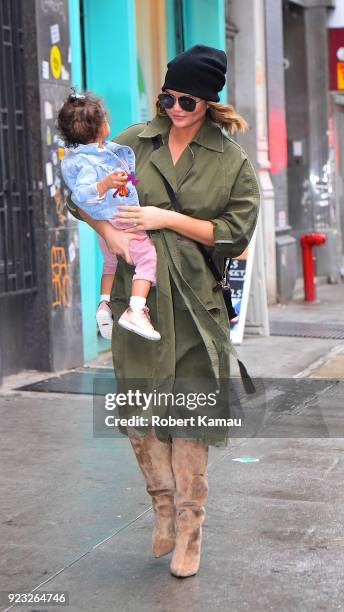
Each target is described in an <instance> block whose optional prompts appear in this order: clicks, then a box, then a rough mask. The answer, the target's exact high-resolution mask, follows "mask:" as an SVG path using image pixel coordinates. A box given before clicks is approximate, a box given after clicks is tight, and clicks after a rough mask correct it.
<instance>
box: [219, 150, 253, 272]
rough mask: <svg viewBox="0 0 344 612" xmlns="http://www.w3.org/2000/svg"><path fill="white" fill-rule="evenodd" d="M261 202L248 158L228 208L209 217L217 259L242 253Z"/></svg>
mask: <svg viewBox="0 0 344 612" xmlns="http://www.w3.org/2000/svg"><path fill="white" fill-rule="evenodd" d="M259 205H260V192H259V186H258V179H257V176H256V173H255V171H254V168H253V166H252V164H251V162H250V161H249V159H248V158H245V159H244V161H243V163H242V165H241V167H240V170H239V172H238V175H237V177H236V179H235V182H234V185H233V187H232V191H231V194H230V198H229V201H228V205H227V207H226V209H225V210H224V212H223V213H222V214H221V215H220V216H219V217H217V218H216V219H210V221H211V222H212V224H213V226H214V243H215V247H214V250H213V257H214V259H215V260H216V261H218V262H221V261H223V259H224V258H226V257H238V256H239V255H241V253H243V251H244V250H245V249H246V247H247V245H248V244H249V242H250V240H251V238H252V235H253V232H254V229H255V227H256V223H257V219H258V212H259Z"/></svg>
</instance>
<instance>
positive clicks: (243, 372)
mask: <svg viewBox="0 0 344 612" xmlns="http://www.w3.org/2000/svg"><path fill="white" fill-rule="evenodd" d="M152 143H153V147H154V149H160V147H161V144H162V141H161V136H160V134H158V135H157V136H153V137H152ZM161 178H162V180H163V181H164V185H165V187H166V191H167V193H168V197H169V198H170V201H171V204H172V206H173V208H174V209H175V210H176V211H177V212H179V213H182V209H181V206H180V204H179V201H178V198H177V196H176V194H175V193H174V189H173V188H172V187H171V185H170V183H169V182H168V180H167V179H166V178H165V177H164V176H163V175H161ZM196 244H197V245H198V247H199V249H200V251H201V253H202V255H203V257H204V259H205V262H206V264H207V266H208V268H209V269H210V270H211V272H212V273H213V276H214V278H215V280H216V281H217V287H216V288H215V291H216V290H220V289H222V290H223V286H222V279H223V276H222V274H221V273H220V272H219V270H218V268H217V267H216V265H215V264H214V262H213V259H212V257H211V255H210V254H209V253H208V251H207V249H206V248H205V246H204V245H203V244H201V243H200V242H196ZM228 291H229V308H228V305H226V306H227V311H228V313H229V314H230V310H231V309H232V310H233V313H234V314H235V311H234V309H233V307H232V303H231V300H230V287H228ZM231 352H232V354H233V355H234V357H235V358H236V360H237V362H238V366H239V370H240V376H241V379H242V381H243V385H244V387H245V390H246V392H247V393H255V391H256V388H255V386H254V384H253V381H252V379H251V377H250V375H249V373H248V372H247V369H246V367H245V365H244V364H243V362H242V361H241V360H240V359H239V356H238V353H237V352H236V350H235V348H234V346H233V345H232V344H231Z"/></svg>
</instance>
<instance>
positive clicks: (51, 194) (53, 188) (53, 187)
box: [50, 185, 56, 198]
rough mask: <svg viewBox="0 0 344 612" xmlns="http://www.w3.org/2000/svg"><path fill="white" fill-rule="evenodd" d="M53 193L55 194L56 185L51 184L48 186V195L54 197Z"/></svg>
mask: <svg viewBox="0 0 344 612" xmlns="http://www.w3.org/2000/svg"><path fill="white" fill-rule="evenodd" d="M55 194H56V187H55V185H52V186H51V187H50V196H51V197H52V198H54V197H55Z"/></svg>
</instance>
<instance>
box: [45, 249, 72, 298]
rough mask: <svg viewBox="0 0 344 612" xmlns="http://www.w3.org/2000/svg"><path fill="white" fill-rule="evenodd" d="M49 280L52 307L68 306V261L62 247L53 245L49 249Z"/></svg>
mask: <svg viewBox="0 0 344 612" xmlns="http://www.w3.org/2000/svg"><path fill="white" fill-rule="evenodd" d="M50 266H51V281H52V287H53V301H52V305H53V307H54V308H68V307H69V306H70V282H69V273H68V263H67V257H66V251H65V249H64V247H60V246H56V245H53V246H52V247H51V251H50Z"/></svg>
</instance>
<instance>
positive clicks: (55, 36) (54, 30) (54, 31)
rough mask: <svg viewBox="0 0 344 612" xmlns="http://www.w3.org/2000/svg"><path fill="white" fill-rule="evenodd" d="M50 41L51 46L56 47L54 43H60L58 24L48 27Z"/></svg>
mask: <svg viewBox="0 0 344 612" xmlns="http://www.w3.org/2000/svg"><path fill="white" fill-rule="evenodd" d="M50 40H51V44H52V45H56V43H58V42H60V28H59V24H58V23H55V24H54V25H52V26H50Z"/></svg>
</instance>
